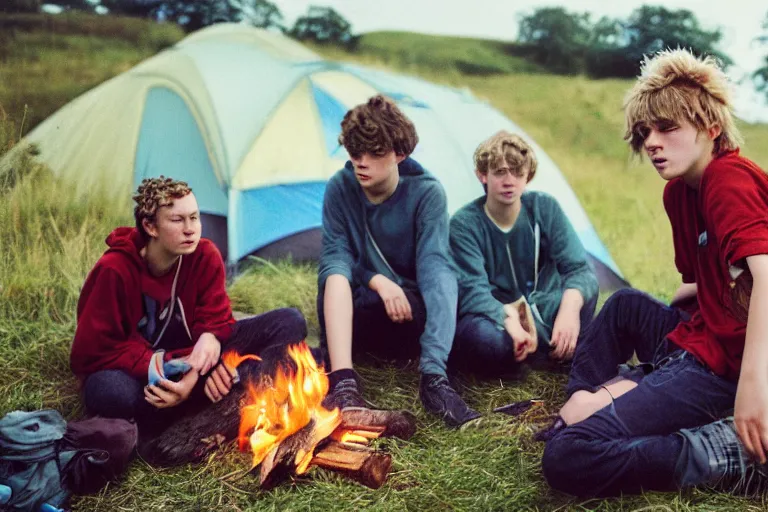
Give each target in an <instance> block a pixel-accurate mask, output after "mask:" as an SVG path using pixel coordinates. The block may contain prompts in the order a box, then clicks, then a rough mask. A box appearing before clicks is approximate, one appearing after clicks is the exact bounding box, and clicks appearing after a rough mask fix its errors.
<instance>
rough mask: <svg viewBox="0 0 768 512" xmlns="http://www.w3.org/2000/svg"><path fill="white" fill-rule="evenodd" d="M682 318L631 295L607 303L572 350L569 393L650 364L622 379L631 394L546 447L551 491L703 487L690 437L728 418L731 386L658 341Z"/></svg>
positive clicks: (703, 473) (641, 295) (597, 492)
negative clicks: (633, 363) (629, 383)
mask: <svg viewBox="0 0 768 512" xmlns="http://www.w3.org/2000/svg"><path fill="white" fill-rule="evenodd" d="M683 314H684V313H681V312H680V311H678V310H676V309H673V308H669V307H668V306H666V305H664V304H662V303H660V302H658V301H656V300H655V299H653V298H652V297H650V296H649V295H646V294H644V293H642V292H639V291H637V290H621V291H619V292H617V293H615V294H614V295H613V296H611V298H609V299H608V301H607V302H606V303H605V305H604V306H603V309H602V310H601V311H600V314H599V315H598V316H597V317H596V318H595V320H594V321H593V322H592V324H591V325H590V326H589V328H588V330H587V332H586V333H585V335H584V337H583V338H582V339H581V341H580V342H579V345H578V347H577V349H576V356H575V358H574V363H573V367H572V370H571V375H570V378H569V382H568V387H567V391H568V394H569V395H571V394H573V393H574V392H575V391H578V390H580V389H586V390H590V391H593V390H595V389H596V388H598V387H599V386H600V384H602V383H603V382H605V381H607V380H609V379H611V378H612V377H615V376H616V375H617V374H618V373H619V369H620V367H621V366H622V365H623V363H625V362H626V361H627V360H628V359H629V358H630V357H631V355H632V353H633V352H635V351H636V352H637V355H638V359H639V360H640V361H646V362H649V363H651V364H650V365H647V366H645V368H644V370H645V371H642V372H640V371H638V369H636V370H634V371H630V372H629V373H628V374H627V375H626V376H627V377H628V378H631V379H632V380H635V381H636V382H638V386H637V387H636V388H635V389H633V390H631V391H629V392H628V393H626V394H624V395H622V396H620V397H618V398H617V399H616V400H614V401H613V402H612V403H611V404H610V405H608V406H606V407H604V408H603V409H601V410H600V411H598V412H596V413H595V414H593V415H592V416H591V417H589V418H587V419H586V420H584V421H582V422H579V423H576V424H574V425H571V426H569V427H567V428H565V429H563V430H562V431H561V432H560V433H558V434H557V435H556V436H555V437H554V438H553V439H551V440H550V441H549V442H548V443H547V446H546V449H545V451H544V457H543V460H542V470H543V473H544V477H545V478H546V480H547V482H548V483H549V484H550V486H552V487H553V488H555V489H557V490H560V491H563V492H567V493H569V494H574V495H577V496H585V497H586V496H589V497H591V496H612V495H618V494H621V493H638V492H641V491H643V490H659V491H664V490H675V489H678V488H680V487H682V486H683V485H697V484H704V483H708V482H709V480H710V479H711V478H712V475H711V474H710V473H709V472H708V470H707V468H704V469H702V467H701V466H700V465H696V464H690V463H689V462H688V461H691V460H696V459H697V455H700V454H696V453H692V451H695V450H697V443H695V442H691V437H690V436H691V435H695V434H691V431H690V430H689V429H695V427H699V426H702V425H706V424H709V423H711V422H713V421H715V420H719V419H721V418H723V417H725V416H728V415H729V414H732V411H733V406H734V400H735V396H736V383H735V382H731V381H728V380H726V379H724V378H722V377H719V376H717V375H715V374H714V373H712V372H711V371H710V370H709V369H708V368H707V367H706V366H704V365H703V364H701V363H700V362H699V361H697V360H696V358H695V357H693V356H692V355H691V354H690V353H688V352H686V351H684V350H681V349H679V348H677V347H675V346H674V345H673V344H672V343H670V342H668V341H667V339H666V335H667V334H668V333H669V332H670V331H672V329H674V328H675V326H676V325H677V323H678V322H679V321H680V320H682V319H683V318H682V316H681V315H683ZM640 368H641V369H643V368H642V367H640ZM646 372H647V374H645V373H646ZM681 430H684V432H681ZM698 458H700V457H698Z"/></svg>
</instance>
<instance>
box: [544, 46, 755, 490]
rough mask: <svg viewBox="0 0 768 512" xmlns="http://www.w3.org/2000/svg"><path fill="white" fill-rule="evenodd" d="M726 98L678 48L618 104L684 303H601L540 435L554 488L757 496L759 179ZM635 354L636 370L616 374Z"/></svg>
mask: <svg viewBox="0 0 768 512" xmlns="http://www.w3.org/2000/svg"><path fill="white" fill-rule="evenodd" d="M728 89H729V84H728V80H727V79H726V77H725V75H724V74H723V72H722V70H721V69H720V68H719V67H718V65H717V63H716V61H715V60H714V59H712V58H710V57H706V58H697V57H695V56H693V55H692V54H691V53H689V52H688V51H686V50H679V49H678V50H670V51H665V52H661V53H659V54H658V55H656V56H655V57H653V58H651V59H646V60H645V62H644V63H643V67H642V73H641V75H640V77H639V79H638V80H637V82H636V84H635V85H634V87H633V88H632V89H631V90H630V91H629V94H628V95H627V97H626V100H625V104H624V111H625V115H626V124H627V130H626V136H625V138H626V140H627V141H628V142H629V144H630V146H631V148H632V150H633V151H634V152H635V153H637V154H642V153H644V154H646V155H647V157H648V158H649V159H650V161H651V163H652V164H653V167H654V169H655V170H656V172H657V173H658V174H659V176H661V177H662V178H663V179H664V180H666V181H667V185H666V187H665V189H664V207H665V209H666V211H667V215H668V216H669V220H670V224H671V226H672V237H673V242H674V247H675V264H676V266H677V268H678V270H679V271H680V274H681V275H682V284H681V286H680V288H679V289H678V290H677V292H676V293H675V295H674V298H673V301H672V302H673V304H678V303H681V302H683V301H685V300H688V301H690V302H693V306H692V307H691V308H689V309H688V310H686V311H683V310H682V309H680V308H676V307H669V306H666V305H664V304H662V303H660V302H658V301H656V300H655V299H653V298H651V297H650V296H648V295H646V294H644V293H642V292H639V291H636V290H625V291H621V292H617V293H616V294H614V295H613V296H612V297H611V298H610V299H609V300H608V301H607V302H606V303H605V305H604V306H603V308H602V310H601V312H600V314H599V315H598V316H597V318H595V320H594V322H593V323H592V324H591V326H590V328H589V330H588V332H587V333H586V334H585V336H584V338H583V339H582V340H581V342H580V344H579V347H578V349H577V351H576V356H575V359H574V363H573V368H572V371H571V375H570V379H569V382H568V388H567V392H568V394H569V396H570V399H569V400H568V402H567V403H566V404H565V405H564V406H563V408H562V409H561V410H560V416H559V417H558V419H557V420H556V421H555V423H554V424H553V425H552V426H551V427H549V428H548V429H546V430H545V431H544V432H543V433H542V435H541V436H540V438H542V439H545V440H548V443H547V447H546V449H545V452H544V459H543V461H542V468H543V472H544V476H545V477H546V479H547V481H548V482H549V484H550V485H551V486H552V487H554V488H556V489H558V490H561V491H564V492H568V493H571V494H576V495H580V496H605V495H616V494H621V493H632V492H639V491H642V490H671V489H677V488H681V487H686V486H692V485H729V486H730V485H732V484H734V483H739V484H742V485H743V484H744V483H745V482H746V483H748V484H750V486H752V485H754V484H757V489H759V488H764V484H765V482H766V480H765V478H764V476H765V475H766V472H765V469H766V467H765V462H766V455H765V454H766V451H768V341H767V340H768V315H765V314H764V311H765V309H766V307H768V176H766V174H765V173H763V171H762V170H761V169H760V168H758V166H757V165H755V164H754V163H753V162H751V161H750V160H748V159H746V158H744V157H743V156H741V155H740V154H739V149H738V146H739V141H740V135H739V132H738V130H737V128H736V126H735V124H734V120H733V114H732V104H731V100H730V97H729V92H728ZM750 304H751V305H750ZM633 353H636V354H637V358H638V359H639V360H640V361H642V362H644V363H645V364H642V365H639V366H637V367H635V368H634V369H632V368H629V367H627V366H626V365H623V363H625V362H626V361H627V360H628V359H629V358H630V357H631V356H632V354H633ZM617 365H621V367H622V369H623V370H624V371H620V372H619V374H620V375H619V376H617V375H616V374H617V371H616V368H617ZM609 379H610V380H609ZM731 414H733V415H734V416H735V420H734V418H733V417H729V415H731ZM742 488H744V487H742ZM755 489H756V488H755V487H751V490H755Z"/></svg>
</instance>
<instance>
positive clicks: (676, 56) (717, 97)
mask: <svg viewBox="0 0 768 512" xmlns="http://www.w3.org/2000/svg"><path fill="white" fill-rule="evenodd" d="M624 116H625V120H626V131H625V133H624V140H626V141H628V142H629V145H630V146H631V147H632V151H633V152H634V153H636V154H640V153H641V151H642V148H643V143H644V142H645V138H646V137H647V128H648V126H649V125H651V124H655V123H658V122H660V121H672V122H675V123H679V122H680V121H682V120H685V121H688V122H689V123H691V124H692V125H693V126H695V127H696V129H697V130H698V131H700V132H703V131H706V130H708V129H709V128H711V127H712V126H715V125H718V126H719V127H720V129H721V132H720V135H719V136H718V137H717V138H716V139H715V141H714V142H715V147H714V154H715V155H719V154H721V153H723V152H725V151H730V150H734V149H737V148H738V147H739V144H740V143H741V134H740V133H739V130H738V128H736V124H735V123H734V120H733V104H732V103H731V97H730V91H729V82H728V78H727V77H726V76H725V73H724V72H723V70H722V69H721V68H720V66H719V64H718V62H717V60H716V59H715V58H714V57H711V56H707V57H702V58H697V57H695V56H694V55H693V54H692V53H691V52H689V51H688V50H683V49H677V50H664V51H661V52H659V53H657V54H656V55H655V56H654V57H653V58H649V57H647V56H646V57H645V59H644V60H643V63H642V66H641V71H640V76H639V77H638V79H637V82H635V85H634V86H633V87H632V89H630V91H629V92H628V93H627V96H626V98H625V99H624Z"/></svg>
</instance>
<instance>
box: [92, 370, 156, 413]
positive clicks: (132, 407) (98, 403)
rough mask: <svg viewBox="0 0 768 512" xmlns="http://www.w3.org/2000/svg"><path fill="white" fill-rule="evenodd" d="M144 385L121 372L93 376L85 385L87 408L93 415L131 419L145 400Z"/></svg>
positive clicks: (112, 371) (114, 371)
mask: <svg viewBox="0 0 768 512" xmlns="http://www.w3.org/2000/svg"><path fill="white" fill-rule="evenodd" d="M143 387H144V386H143V385H142V384H141V383H140V382H139V381H138V380H136V379H134V378H133V377H131V376H130V375H128V374H127V373H125V372H123V371H121V370H103V371H100V372H96V373H94V374H91V375H90V376H89V377H88V378H87V379H86V380H85V384H84V385H83V401H84V403H85V408H86V410H87V411H88V412H89V414H92V415H98V416H104V417H108V418H125V419H130V418H133V417H134V416H135V411H136V408H137V407H138V405H139V402H140V401H141V400H143V396H144V393H143Z"/></svg>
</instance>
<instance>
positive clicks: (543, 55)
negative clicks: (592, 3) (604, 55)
mask: <svg viewBox="0 0 768 512" xmlns="http://www.w3.org/2000/svg"><path fill="white" fill-rule="evenodd" d="M589 39H590V22H589V14H587V13H583V14H578V13H569V12H567V11H566V10H565V9H563V8H562V7H543V8H540V9H537V10H536V11H534V13H533V14H531V15H528V16H523V17H521V18H520V24H519V32H518V42H520V43H522V44H524V45H527V46H529V48H530V50H531V53H532V55H533V58H534V60H536V62H538V63H539V64H542V65H543V66H545V67H547V68H549V69H550V70H552V71H555V72H558V73H577V72H579V71H581V70H582V68H583V57H584V52H585V50H586V48H587V45H588V43H589Z"/></svg>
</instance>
